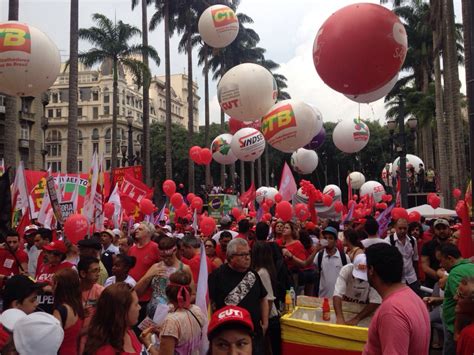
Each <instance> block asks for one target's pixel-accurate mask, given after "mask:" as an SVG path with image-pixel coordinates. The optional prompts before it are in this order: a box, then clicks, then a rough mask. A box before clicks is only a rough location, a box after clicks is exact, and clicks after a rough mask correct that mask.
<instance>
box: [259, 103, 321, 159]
mask: <svg viewBox="0 0 474 355" xmlns="http://www.w3.org/2000/svg"><path fill="white" fill-rule="evenodd" d="M318 113H319V111H318V112H317V111H316V110H315V109H314V108H313V107H311V106H310V105H308V104H307V103H305V102H303V101H299V100H283V101H280V102H278V103H277V104H275V105H274V106H273V107H272V108H271V109H270V111H269V112H268V113H267V114H266V115H265V117H263V118H262V127H261V130H262V133H263V135H264V136H265V139H266V141H267V142H268V144H270V145H271V146H272V147H273V148H275V149H278V150H280V151H282V152H285V153H291V152H294V151H296V150H297V149H298V148H302V147H304V146H305V145H306V144H308V143H310V142H311V140H312V139H313V137H314V136H316V135H317V134H318V133H319V131H321V127H322V126H323V120H322V117H321V115H320V113H319V114H318Z"/></svg>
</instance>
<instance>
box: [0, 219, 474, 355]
mask: <svg viewBox="0 0 474 355" xmlns="http://www.w3.org/2000/svg"><path fill="white" fill-rule="evenodd" d="M457 238H458V232H457V230H456V225H454V224H453V223H450V221H448V220H446V219H442V218H439V219H434V220H430V221H425V220H424V219H422V221H421V223H418V222H414V223H408V222H407V221H406V220H404V219H399V220H397V221H393V222H392V223H391V224H390V225H389V228H388V229H387V230H386V231H383V233H381V231H380V230H379V226H378V223H377V221H376V220H375V219H373V218H370V217H369V218H366V219H363V220H355V221H351V222H348V223H344V224H343V225H340V224H339V222H335V221H331V220H327V219H319V221H318V223H313V222H310V221H307V222H300V221H295V222H290V221H287V222H284V221H281V220H277V219H273V220H272V221H271V222H258V223H257V222H256V220H255V219H253V218H242V219H240V220H239V221H236V220H234V218H233V217H231V216H224V217H223V218H222V219H221V220H220V224H219V230H218V231H215V234H213V235H210V236H207V237H205V236H203V235H202V234H201V233H200V232H199V231H195V230H194V229H193V227H192V226H191V225H190V223H187V222H186V221H180V223H177V224H166V223H165V222H164V221H160V223H159V224H157V225H153V224H151V223H149V222H141V223H137V224H135V225H134V226H133V228H132V229H131V230H130V231H125V230H119V229H114V230H109V229H106V230H103V231H102V232H100V233H95V234H94V235H93V236H91V237H89V238H85V239H83V240H81V241H79V243H78V244H77V245H74V244H72V243H70V242H69V241H68V240H67V236H66V238H63V239H58V238H57V236H55V235H54V233H53V231H51V230H49V229H45V228H42V227H38V226H36V225H31V226H28V227H27V228H26V229H25V231H24V234H23V235H21V236H20V235H19V234H18V233H17V232H15V231H11V232H9V233H8V235H6V237H5V243H4V244H2V245H1V247H0V282H1V288H2V298H1V299H2V314H1V315H0V323H1V326H0V353H1V354H15V353H19V354H45V355H49V354H51V355H52V354H58V353H59V354H64V355H66V354H68V355H69V354H71V355H74V354H147V353H148V354H201V353H202V349H204V348H206V346H208V348H209V350H208V352H209V353H210V354H236V353H239V354H276V355H278V354H281V353H282V346H281V344H282V342H281V324H280V317H281V316H282V315H283V314H284V313H285V312H286V311H287V309H286V308H285V306H286V304H285V302H286V301H287V300H286V296H287V293H288V292H289V291H290V290H294V292H295V293H296V294H297V295H306V296H317V297H321V298H328V299H331V300H332V304H333V308H334V312H335V315H336V323H338V324H344V325H349V326H356V325H358V324H360V323H361V322H362V321H364V320H367V319H370V318H371V323H370V326H369V332H368V340H367V344H366V347H365V350H364V353H366V354H413V355H415V354H426V353H428V351H429V349H430V348H442V349H443V354H456V353H458V354H472V353H473V352H474V305H473V302H474V264H473V263H472V261H471V260H468V259H463V258H462V257H461V254H460V252H459V249H458V248H457V246H456V244H457ZM201 245H202V246H203V248H204V250H205V257H206V261H205V264H206V266H207V270H208V275H207V277H208V283H207V284H208V287H207V292H208V296H209V306H210V309H211V312H212V317H211V319H210V322H209V324H208V326H207V337H206V336H205V335H206V334H204V332H205V331H206V322H207V316H206V314H205V312H203V310H202V309H201V308H200V307H198V306H197V305H196V304H195V302H196V292H197V286H198V284H199V278H200V277H204V276H203V275H202V273H200V271H201V270H202V264H203V263H201V257H202V255H203V254H202V253H201ZM343 302H353V303H357V304H361V305H362V307H361V308H360V311H359V313H356V314H353V316H351V317H348V316H347V314H344V312H343V310H342V309H343V306H342V305H343ZM203 335H204V336H203ZM204 340H206V341H209V343H208V344H207V343H206V341H204ZM233 351H234V352H233Z"/></svg>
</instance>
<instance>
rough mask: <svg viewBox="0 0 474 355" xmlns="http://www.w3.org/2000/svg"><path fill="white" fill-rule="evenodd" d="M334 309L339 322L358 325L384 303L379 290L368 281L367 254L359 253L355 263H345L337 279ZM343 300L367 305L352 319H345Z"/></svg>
mask: <svg viewBox="0 0 474 355" xmlns="http://www.w3.org/2000/svg"><path fill="white" fill-rule="evenodd" d="M332 301H333V304H334V311H335V313H336V322H337V324H346V325H357V324H358V323H359V322H360V321H361V320H363V319H365V318H367V317H369V316H370V315H372V314H373V313H374V312H375V310H376V309H377V307H378V306H379V305H380V303H382V298H381V297H380V295H379V294H378V293H377V291H376V290H375V289H374V288H372V287H370V285H369V282H368V281H367V262H366V258H365V254H359V255H357V256H356V257H355V259H354V264H347V265H345V266H344V267H343V268H342V269H341V271H340V273H339V277H338V278H337V281H336V286H335V288H334V295H333V299H332ZM342 301H347V302H353V303H360V304H365V305H366V306H365V307H364V308H363V309H362V310H361V311H360V312H359V313H358V314H356V315H355V316H354V317H353V318H352V319H350V320H345V319H344V314H343V312H342Z"/></svg>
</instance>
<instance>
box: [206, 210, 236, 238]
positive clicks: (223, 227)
mask: <svg viewBox="0 0 474 355" xmlns="http://www.w3.org/2000/svg"><path fill="white" fill-rule="evenodd" d="M231 226H232V219H231V218H230V217H229V216H224V217H222V218H221V220H220V228H219V229H220V231H219V232H217V233H216V234H214V235H213V236H212V239H214V240H215V241H216V243H219V238H220V236H221V233H222V232H223V231H228V232H229V233H230V234H232V239H234V238H235V237H237V235H238V234H239V233H237V232H235V231H233V230H230V227H231Z"/></svg>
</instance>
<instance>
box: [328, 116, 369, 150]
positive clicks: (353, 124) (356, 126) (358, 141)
mask: <svg viewBox="0 0 474 355" xmlns="http://www.w3.org/2000/svg"><path fill="white" fill-rule="evenodd" d="M369 138H370V131H369V127H368V126H367V125H366V124H365V123H364V122H363V121H362V120H361V119H360V118H354V119H350V120H342V121H341V122H339V123H338V124H337V126H336V127H335V128H334V132H333V133H332V140H333V142H334V145H335V146H336V147H337V149H339V150H340V151H342V152H344V153H357V152H359V151H361V150H362V149H364V147H365V146H366V145H367V143H368V142H369Z"/></svg>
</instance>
